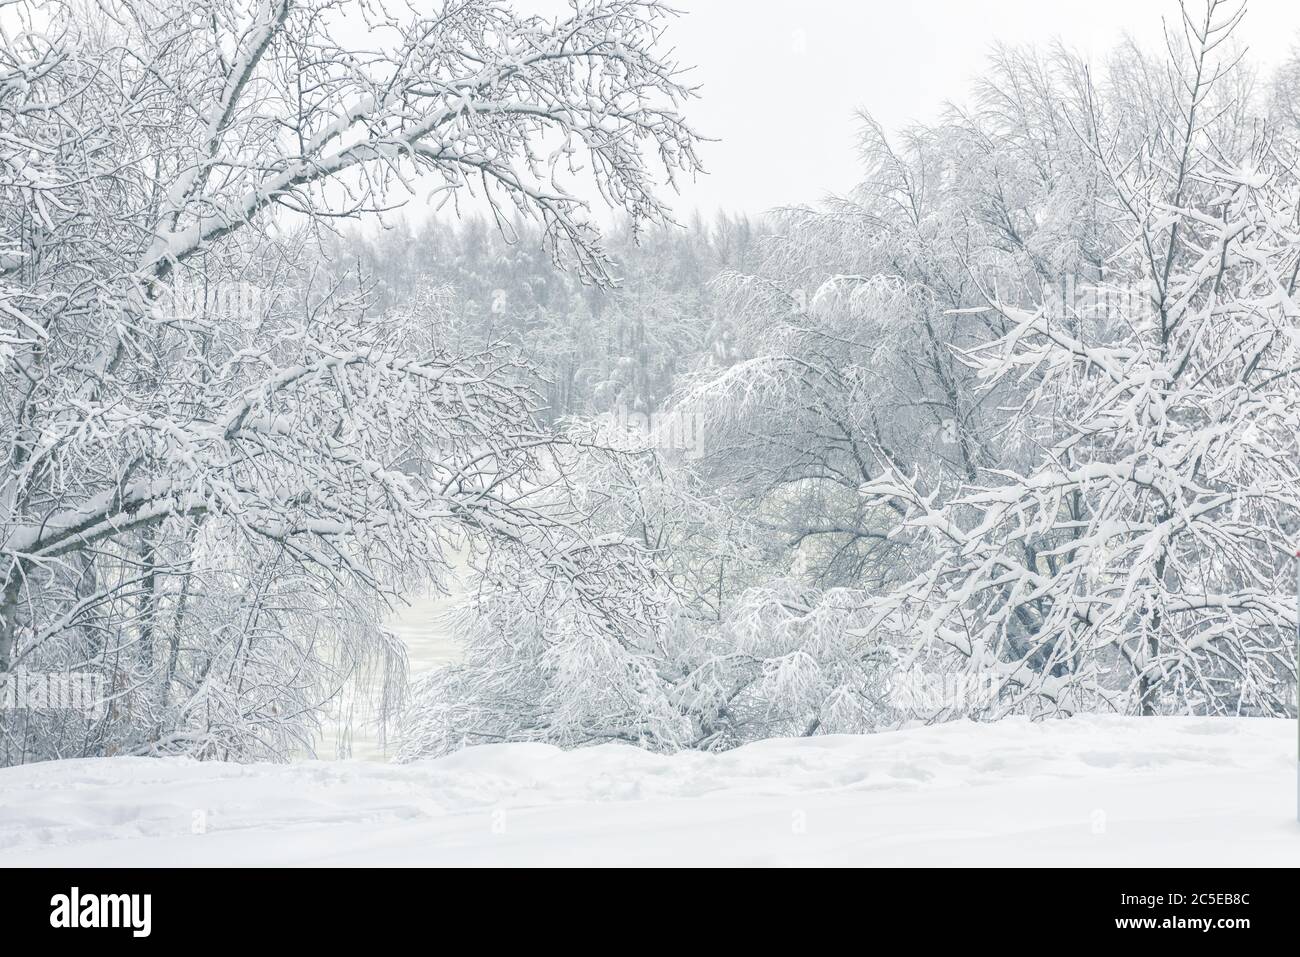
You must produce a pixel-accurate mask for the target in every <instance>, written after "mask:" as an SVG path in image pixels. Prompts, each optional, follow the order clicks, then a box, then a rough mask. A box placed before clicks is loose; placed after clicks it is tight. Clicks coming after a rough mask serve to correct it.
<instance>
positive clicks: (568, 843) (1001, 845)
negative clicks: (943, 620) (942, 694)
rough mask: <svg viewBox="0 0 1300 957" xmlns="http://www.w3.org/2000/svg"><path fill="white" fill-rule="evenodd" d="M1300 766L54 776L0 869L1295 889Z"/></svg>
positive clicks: (299, 767) (1241, 736) (1174, 750)
mask: <svg viewBox="0 0 1300 957" xmlns="http://www.w3.org/2000/svg"><path fill="white" fill-rule="evenodd" d="M1295 747H1296V729H1295V724H1294V722H1290V721H1283V720H1273V719H1251V718H1240V719H1227V718H1219V719H1202V718H1148V719H1134V718H1115V717H1077V718H1073V719H1069V720H1062V721H1048V722H1040V723H1031V722H1029V721H1027V720H1023V719H1014V718H1013V719H1007V720H1004V721H1000V722H997V723H992V724H972V723H967V722H961V723H954V724H947V725H942V726H938V727H930V728H918V729H914V730H908V731H899V732H893V733H887V734H878V735H868V736H847V735H845V736H826V737H813V738H802V739H781V740H771V741H764V742H760V743H756V744H750V745H747V746H745V747H743V748H739V749H737V750H735V751H730V752H726V753H722V754H703V753H697V752H687V753H680V754H676V755H657V754H651V753H648V752H645V751H642V750H639V749H637V748H634V747H631V746H628V745H616V744H610V745H603V746H600V747H593V748H586V749H581V750H576V751H567V752H566V751H561V750H559V749H557V748H554V747H550V746H547V745H533V744H510V745H493V746H484V747H476V748H469V749H466V750H464V751H461V752H459V753H457V754H455V755H452V756H450V757H445V758H441V759H437V760H427V761H421V762H417V763H414V764H408V765H392V764H379V763H374V762H364V761H308V762H302V763H298V764H289V765H272V764H258V765H237V764H223V763H218V762H208V763H200V762H195V761H192V760H152V759H145V758H102V759H88V760H71V761H59V762H49V763H43V764H34V765H28V766H26V767H16V768H9V769H6V770H0V864H3V865H17V866H21V865H51V866H53V865H77V866H99V865H103V866H108V865H196V864H201V865H238V864H253V865H276V864H279V865H442V864H446V865H453V864H455V865H479V864H526V865H531V864H565V865H568V864H575V865H576V864H603V865H612V864H650V865H661V864H662V865H670V864H790V865H804V864H841V865H843V864H866V865H920V864H955V865H1013V864H1025V865H1106V864H1113V865H1173V866H1179V865H1293V866H1294V865H1297V864H1300V825H1297V823H1296V819H1295V811H1296V795H1295V788H1296V755H1295ZM196 831H201V832H202V833H195V832H196Z"/></svg>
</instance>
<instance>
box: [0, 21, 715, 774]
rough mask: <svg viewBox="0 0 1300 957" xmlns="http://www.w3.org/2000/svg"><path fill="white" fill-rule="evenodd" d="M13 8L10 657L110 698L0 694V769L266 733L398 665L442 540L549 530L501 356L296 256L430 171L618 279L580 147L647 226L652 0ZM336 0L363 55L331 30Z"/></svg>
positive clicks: (676, 117) (287, 732)
mask: <svg viewBox="0 0 1300 957" xmlns="http://www.w3.org/2000/svg"><path fill="white" fill-rule="evenodd" d="M5 13H6V15H7V16H10V15H12V16H11V17H10V21H9V22H15V23H17V24H18V28H17V30H8V28H7V32H6V33H5V34H4V36H3V48H2V49H0V316H2V317H3V318H0V360H3V373H2V376H3V378H2V379H0V406H3V409H4V412H3V414H2V415H0V442H3V447H4V450H5V466H4V470H3V473H0V672H5V671H8V670H10V669H17V668H27V669H38V668H39V669H41V670H45V671H62V670H81V671H91V672H95V673H98V674H100V675H102V676H104V677H105V678H106V681H107V684H108V686H109V687H110V688H112V689H113V690H112V700H113V705H112V707H111V708H110V709H109V712H108V714H107V715H106V716H105V717H104V718H102V719H94V720H88V721H87V722H85V723H82V724H80V725H79V726H75V727H72V726H69V725H68V724H67V722H66V721H64V720H63V719H62V718H59V719H57V720H56V719H50V720H49V721H46V722H45V723H44V725H43V726H41V727H37V726H38V725H40V724H41V722H42V721H44V718H42V717H41V716H40V715H33V714H23V715H21V716H15V715H13V714H6V715H4V716H0V734H3V737H4V743H3V745H0V753H2V754H3V757H2V758H0V761H14V760H25V759H27V758H28V757H29V756H50V755H54V754H67V753H70V750H71V749H74V748H77V749H80V751H81V752H82V753H111V752H114V751H120V750H133V751H141V750H164V751H176V750H182V751H187V752H190V753H197V754H221V755H228V756H233V757H242V756H247V755H250V754H267V753H269V754H284V753H285V752H286V750H287V748H288V746H289V742H290V740H297V741H301V740H302V738H303V737H304V736H305V734H306V731H305V730H304V729H306V728H308V727H309V726H310V723H311V720H312V717H313V715H314V714H315V712H316V709H317V708H318V706H319V705H320V704H321V702H323V701H324V700H327V699H328V698H329V697H330V695H331V694H332V693H333V691H334V690H335V689H336V687H337V685H338V684H339V683H340V682H341V681H345V680H347V679H348V678H349V676H352V675H356V674H365V673H367V672H369V673H370V674H372V675H378V676H379V677H380V680H382V682H383V684H384V685H385V686H387V687H389V688H390V690H391V689H392V688H393V687H395V683H394V681H393V680H392V679H393V674H394V669H395V668H396V669H397V670H399V671H400V665H401V656H400V654H399V653H397V652H398V650H397V649H395V648H394V646H393V643H392V642H391V640H389V639H387V638H386V637H385V636H384V635H383V634H382V632H381V631H380V630H379V629H378V628H377V627H376V626H374V625H373V624H370V623H371V622H374V621H377V620H378V614H377V611H378V607H379V606H381V605H382V604H383V603H384V602H385V600H386V598H387V597H389V596H392V595H393V594H394V593H395V591H396V590H397V589H398V588H400V586H401V585H402V584H403V583H404V582H406V581H409V579H411V578H413V577H416V578H418V577H434V578H436V577H437V576H438V574H439V572H440V569H442V568H443V567H444V559H443V553H444V549H445V548H446V546H447V544H448V543H449V541H451V540H452V538H454V537H455V536H458V535H463V534H469V535H475V536H483V537H487V538H490V539H502V540H508V541H518V540H521V539H527V538H528V536H527V535H524V534H523V530H525V529H528V528H532V527H541V526H546V525H548V523H551V522H566V521H568V519H567V518H565V517H564V516H559V515H556V514H552V513H550V512H548V511H546V510H545V509H538V508H535V507H534V506H533V504H532V502H531V501H530V499H529V495H530V490H531V489H532V488H533V487H534V486H535V485H537V484H539V483H540V482H542V481H543V478H542V477H541V476H540V472H541V470H543V469H544V468H548V467H549V462H548V461H547V457H546V456H545V454H544V453H543V451H541V450H544V449H545V447H546V445H547V444H548V443H550V442H551V441H552V436H551V435H550V434H549V433H548V432H547V431H546V430H544V429H543V428H541V427H540V425H538V423H537V421H536V415H535V413H536V410H537V402H536V399H535V398H534V397H532V396H531V395H530V393H529V392H528V390H527V389H526V388H525V387H523V386H522V385H521V383H522V382H524V381H525V380H526V378H527V376H526V374H525V373H524V372H523V371H522V369H521V367H520V366H519V365H518V363H517V362H516V360H515V359H513V358H512V357H511V356H510V355H508V354H506V353H505V352H503V351H501V350H499V349H495V348H492V347H490V346H488V347H480V348H479V349H478V350H476V351H474V352H472V353H470V354H457V353H453V352H449V351H448V350H447V348H446V346H445V344H444V343H443V342H441V341H440V340H439V338H438V333H437V330H438V329H439V328H440V326H439V322H440V317H439V316H437V315H428V314H425V315H413V314H411V312H410V310H407V311H406V312H405V313H403V314H392V315H389V314H385V315H383V316H380V315H378V314H377V313H376V312H375V311H374V310H373V309H371V308H369V297H368V296H367V292H366V289H365V283H364V282H359V281H357V280H356V278H355V277H350V276H340V275H335V276H330V277H328V278H326V277H325V276H323V275H321V274H319V273H318V272H317V271H316V270H314V269H313V268H312V262H313V260H314V259H315V256H314V253H313V248H314V247H313V242H314V237H315V235H316V234H317V233H319V232H320V231H322V230H327V229H329V228H330V224H331V223H332V222H333V221H335V220H337V219H338V218H340V217H345V218H346V217H354V216H358V215H362V214H365V213H368V212H373V211H377V210H381V209H383V208H384V207H386V206H388V205H391V204H394V203H398V202H400V201H401V200H402V199H403V198H404V197H405V196H406V195H408V194H409V192H410V191H411V190H414V189H416V188H417V185H418V188H420V189H423V190H430V191H432V195H433V196H434V197H436V198H437V201H438V202H441V203H444V204H451V206H455V205H457V204H466V203H479V204H484V203H485V204H486V206H487V209H488V210H489V211H490V212H491V213H492V214H493V215H495V216H496V218H497V220H498V222H500V223H502V224H505V223H507V222H508V221H509V219H510V217H511V216H513V215H519V216H523V217H528V218H533V219H534V220H536V221H537V222H539V223H540V224H541V227H542V230H543V232H544V236H545V241H546V243H547V244H548V246H549V248H550V249H551V250H552V252H553V254H554V255H555V257H556V258H557V259H559V260H562V261H564V262H566V263H570V264H573V265H574V267H575V268H576V269H577V270H578V271H579V272H580V273H581V274H582V275H584V276H586V277H588V278H589V279H593V280H596V281H605V280H606V279H607V276H608V260H607V257H606V255H605V252H604V249H603V247H602V243H601V240H600V236H599V234H598V232H597V230H596V228H595V226H594V225H593V221H592V218H591V215H590V213H589V209H588V203H587V201H586V200H584V199H583V198H582V197H581V195H580V193H579V186H578V185H577V184H579V183H580V182H585V181H584V180H581V179H580V178H579V174H578V173H577V172H576V170H577V168H578V167H579V166H583V167H585V169H586V170H587V171H588V173H590V174H592V175H593V176H594V182H595V184H596V185H597V187H598V188H599V191H600V193H601V195H602V197H603V198H604V200H606V201H607V202H608V203H609V204H611V205H613V206H614V207H615V208H616V209H618V210H620V211H622V212H624V213H626V214H627V215H628V216H629V217H630V218H631V219H632V221H634V222H644V221H656V220H662V219H663V218H664V216H665V215H666V208H665V207H664V205H663V204H662V202H661V201H660V199H658V198H657V195H656V179H657V178H658V176H659V174H660V173H661V172H664V171H666V173H667V175H668V178H669V179H670V180H671V179H672V178H673V177H674V176H677V175H681V174H687V175H689V174H691V173H693V172H694V170H695V169H696V167H697V162H696V158H695V153H694V142H695V138H694V134H693V133H692V131H691V130H690V128H689V127H688V126H687V125H686V124H685V121H684V120H683V118H682V117H681V115H680V113H679V112H678V111H679V107H680V106H681V104H682V103H683V101H684V100H685V99H686V98H687V97H688V96H689V95H690V90H689V89H688V88H687V87H686V86H684V85H683V83H682V81H681V80H680V78H679V71H678V68H677V67H676V65H675V64H674V63H673V62H672V61H671V60H670V59H669V58H668V57H667V56H666V55H665V53H664V49H663V47H662V44H661V35H662V30H663V27H664V25H665V23H666V22H667V20H668V19H670V17H671V15H672V14H671V13H670V11H669V10H668V9H667V8H666V7H664V6H663V5H661V4H660V3H658V2H657V0H603V2H596V3H586V2H584V3H574V4H573V6H572V9H571V11H570V14H569V15H568V16H567V17H561V18H558V19H554V20H546V19H542V18H538V17H532V16H525V15H522V14H520V13H518V12H516V11H515V10H514V9H513V8H512V7H511V6H510V5H508V4H504V3H498V2H490V0H468V2H465V0H458V2H455V3H450V2H448V3H442V2H435V3H432V4H430V5H428V9H426V10H424V11H423V12H410V11H408V10H406V8H402V10H401V11H400V12H397V11H394V12H391V13H390V12H389V11H388V10H386V9H385V8H384V7H383V6H382V5H379V4H364V5H355V6H349V7H348V8H347V9H344V7H343V5H341V4H339V3H335V2H332V0H205V2H201V3H199V4H198V5H194V4H188V5H183V6H176V5H173V4H168V3H154V2H151V0H115V2H112V3H107V4H98V5H93V6H92V5H82V4H67V5H62V4H35V3H32V4H28V3H25V2H24V3H19V4H16V5H14V4H9V5H6V10H5ZM345 15H347V16H349V17H350V18H352V19H353V20H356V18H360V20H361V23H359V24H357V25H364V27H365V31H364V32H365V39H364V42H361V43H357V44H353V45H349V44H347V43H344V42H343V41H341V40H340V39H339V37H340V36H341V35H342V31H340V30H339V29H338V20H339V18H340V17H343V16H345ZM582 175H583V176H586V175H587V174H585V173H584V174H582ZM533 541H534V544H538V545H539V546H541V547H544V546H545V542H544V541H542V540H541V539H534V540H533ZM566 568H567V570H569V571H573V572H574V573H575V574H577V573H578V569H577V568H576V566H566ZM73 724H74V725H76V724H77V722H73ZM56 725H57V726H56Z"/></svg>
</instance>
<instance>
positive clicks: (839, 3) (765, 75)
mask: <svg viewBox="0 0 1300 957" xmlns="http://www.w3.org/2000/svg"><path fill="white" fill-rule="evenodd" d="M673 5H674V6H675V7H676V8H677V9H680V10H682V11H684V13H685V15H684V16H682V17H681V18H680V19H679V21H678V22H677V23H676V24H674V25H673V28H672V29H670V33H669V40H670V42H671V43H672V44H674V45H675V46H676V49H677V53H678V57H679V59H680V60H681V61H682V62H683V63H688V64H694V65H695V66H696V71H695V74H694V77H695V81H696V82H697V83H699V84H700V85H701V87H702V89H701V99H700V100H698V101H696V102H695V103H693V104H691V109H690V111H689V115H690V118H691V120H692V122H693V124H694V125H695V126H696V128H697V129H698V130H699V131H700V132H701V133H703V134H705V135H707V136H710V137H715V138H717V139H719V140H720V142H717V143H707V144H705V146H704V148H703V149H702V151H701V155H702V157H703V159H704V162H705V166H706V168H707V169H708V171H709V173H710V175H709V176H706V177H703V178H701V179H700V180H699V182H698V183H697V184H695V185H694V186H693V187H691V188H689V189H687V190H684V191H683V196H682V198H681V199H680V200H678V201H677V202H676V203H674V206H675V207H676V208H677V210H678V212H679V218H680V215H681V214H682V213H685V212H686V211H688V210H689V209H690V208H692V207H699V208H700V209H701V210H703V211H706V212H707V211H712V210H716V209H719V208H721V209H727V210H732V211H740V210H743V211H747V212H759V211H761V210H763V209H767V208H770V207H772V206H777V205H784V204H787V203H799V202H813V201H815V200H817V199H819V198H820V197H822V196H824V195H826V194H827V193H841V192H845V191H847V190H848V189H849V188H851V187H852V186H853V185H854V183H855V182H856V180H857V172H858V170H857V164H856V158H855V157H856V154H855V150H854V142H855V134H856V129H857V127H856V122H855V119H854V115H853V114H854V111H855V110H856V109H857V108H859V107H862V108H865V109H867V110H868V111H870V112H871V113H873V114H874V115H875V116H876V117H877V119H879V120H880V121H881V122H882V123H883V124H884V125H885V128H886V129H889V130H893V129H897V128H898V127H900V126H905V125H906V124H907V123H909V122H910V121H913V120H922V121H924V120H928V119H931V118H933V117H934V116H935V114H936V113H937V111H938V109H939V107H940V105H941V104H942V102H943V101H944V100H945V99H957V100H960V99H961V98H963V97H964V95H965V92H966V90H967V89H968V88H969V81H970V79H971V78H972V77H973V76H975V75H977V74H978V73H979V72H980V71H981V69H982V66H983V60H984V57H985V55H986V54H987V52H988V50H989V48H990V47H991V46H992V44H993V43H994V41H996V40H1000V41H1003V42H1006V43H1012V44H1018V43H1036V44H1046V43H1050V42H1051V41H1052V40H1053V39H1055V38H1057V37H1059V38H1061V39H1062V40H1064V41H1065V42H1066V44H1067V45H1068V46H1071V47H1073V48H1075V49H1078V50H1080V51H1081V52H1084V53H1088V54H1092V55H1100V54H1102V53H1104V52H1105V51H1106V50H1108V49H1110V48H1111V47H1113V46H1114V45H1115V44H1116V43H1117V42H1118V41H1119V40H1120V39H1121V37H1122V34H1123V33H1124V32H1125V31H1127V32H1128V33H1130V34H1131V35H1133V36H1134V37H1135V38H1137V39H1138V40H1139V41H1140V42H1142V43H1143V44H1144V45H1152V46H1154V45H1158V44H1160V43H1162V42H1163V41H1162V39H1161V17H1162V15H1163V16H1165V17H1172V18H1174V20H1175V21H1176V19H1177V17H1178V9H1177V6H1176V3H1175V2H1173V0H1169V2H1158V0H924V2H915V3H913V2H908V0H893V2H881V0H676V2H675V3H674V4H673ZM1193 8H1195V4H1194V5H1193ZM1297 31H1300V2H1297V0H1249V2H1248V11H1247V14H1246V19H1245V21H1244V22H1243V23H1242V25H1241V27H1240V29H1239V33H1238V38H1239V40H1241V41H1242V42H1244V43H1245V44H1246V45H1248V46H1249V47H1250V48H1251V56H1252V59H1256V60H1257V62H1260V63H1262V64H1265V63H1266V64H1275V63H1278V62H1280V61H1281V60H1282V58H1283V57H1284V56H1285V55H1286V53H1287V52H1288V50H1289V49H1290V47H1291V45H1292V43H1293V42H1295V40H1296V39H1297Z"/></svg>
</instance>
